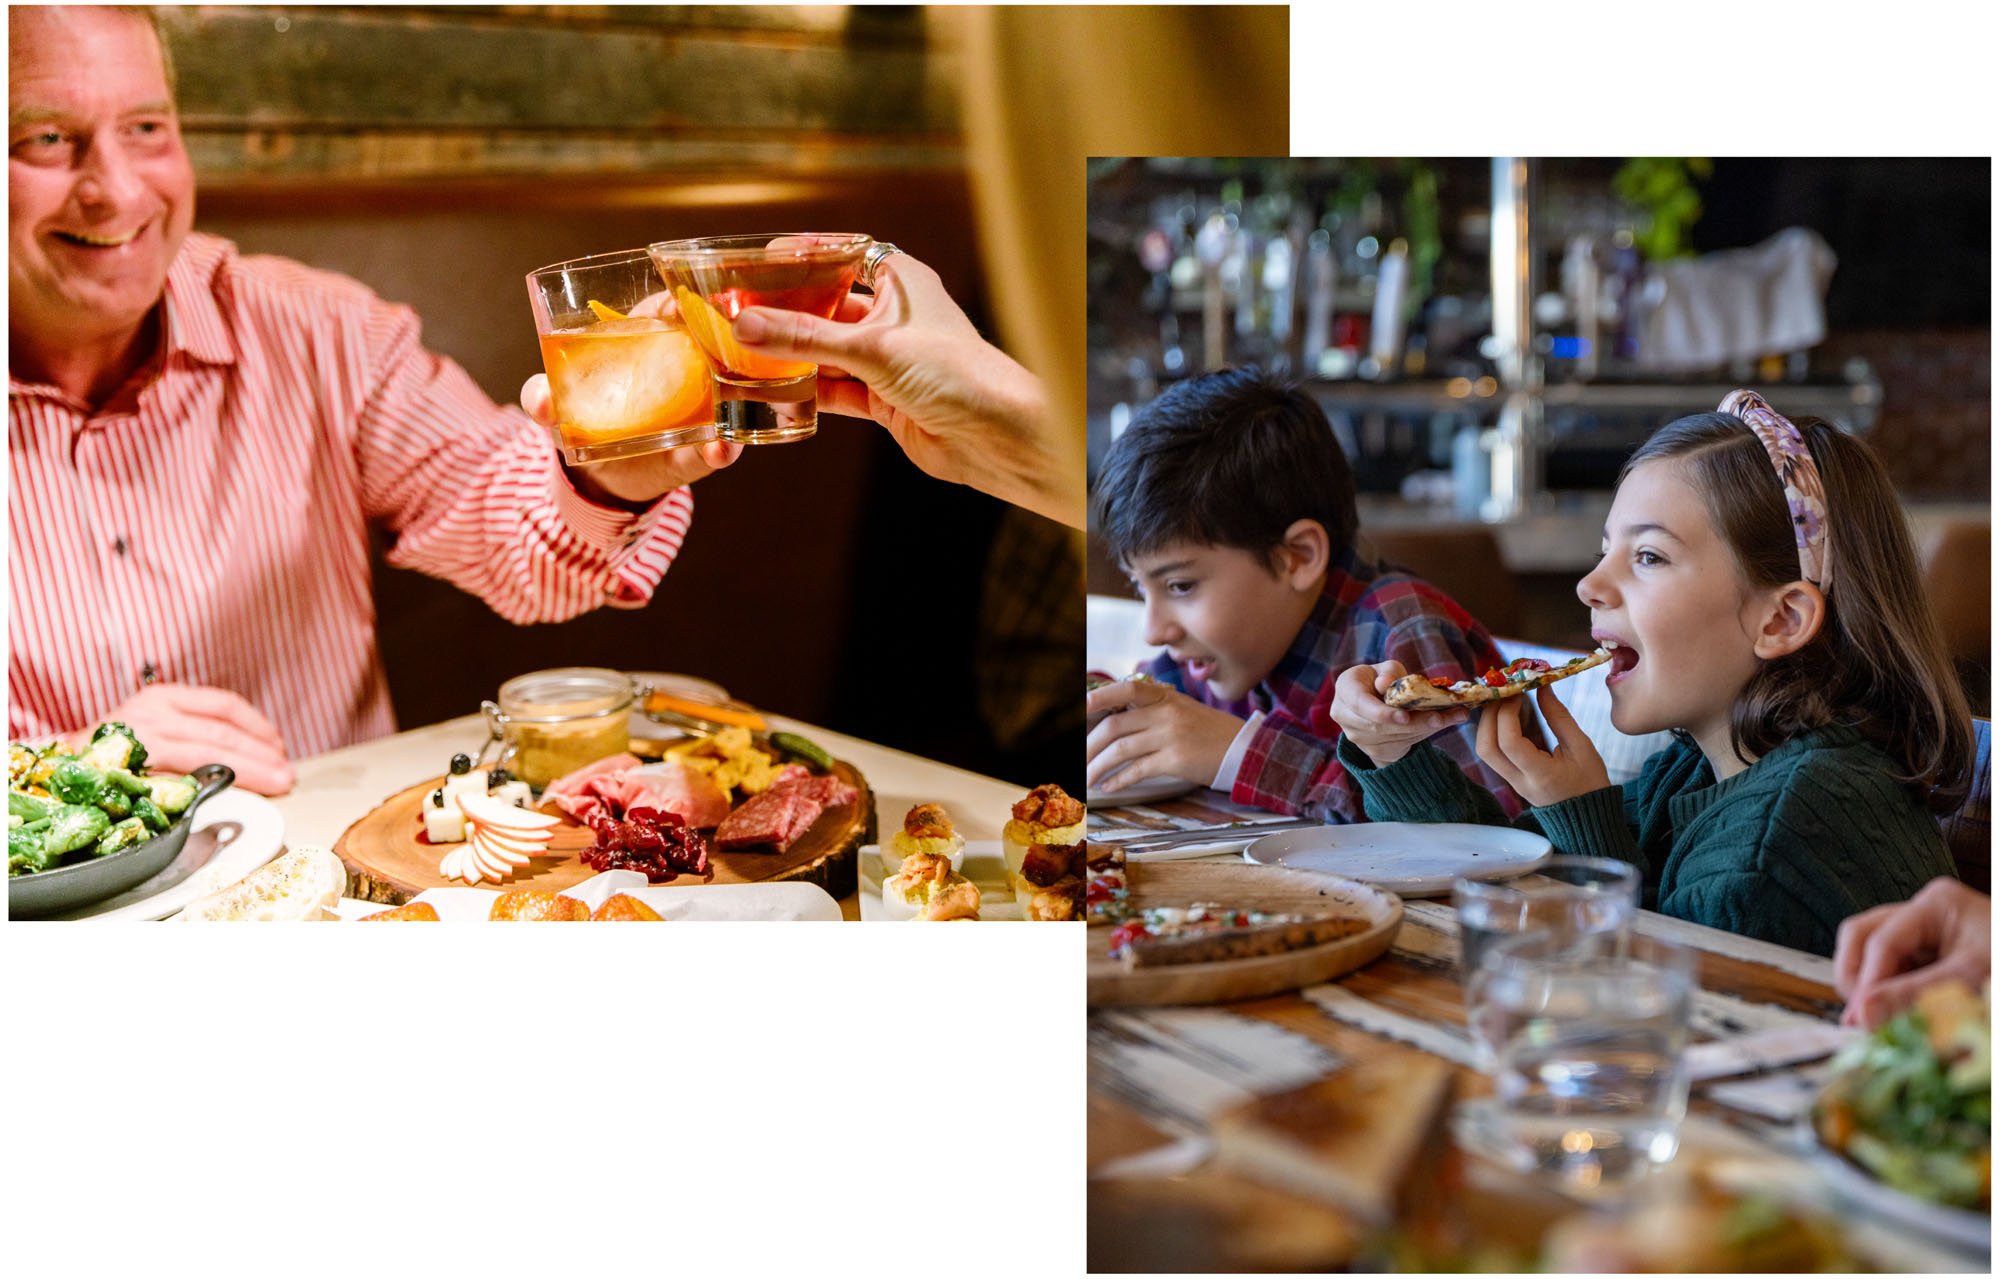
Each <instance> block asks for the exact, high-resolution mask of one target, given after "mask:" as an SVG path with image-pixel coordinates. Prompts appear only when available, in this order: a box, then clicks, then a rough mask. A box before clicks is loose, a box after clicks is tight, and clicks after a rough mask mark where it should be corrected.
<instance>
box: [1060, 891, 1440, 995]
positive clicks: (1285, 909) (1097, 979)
mask: <svg viewBox="0 0 2000 1279" xmlns="http://www.w3.org/2000/svg"><path fill="white" fill-rule="evenodd" d="M1125 880H1126V884H1127V886H1128V888H1129V890H1130V892H1131V903H1132V906H1133V908H1134V909H1139V910H1143V909H1145V908H1146V907H1149V906H1189V905H1193V904H1194V903H1196V902H1212V903H1215V904H1216V905H1219V906H1226V907H1231V908H1237V909H1243V910H1268V911H1274V912H1282V913H1289V914H1300V915H1319V914H1327V913H1334V914H1343V915H1353V916H1356V917H1358V918H1363V919H1366V920H1368V921H1369V927H1368V929H1367V931H1366V932H1361V933H1356V934H1354V935H1353V936H1350V937H1342V938H1339V939H1338V940H1335V941H1330V942H1326V943H1323V944H1321V945H1318V946H1309V947H1305V948H1302V949H1299V950H1291V951H1286V952H1284V953H1282V954H1277V955H1260V956H1257V957H1254V958H1250V959H1229V960H1222V961H1218V962H1214V963H1205V964H1162V965H1160V966H1159V967H1156V968H1133V969H1128V968H1126V967H1125V965H1124V964H1122V963H1120V962H1119V961H1118V960H1115V959H1112V958H1111V956H1110V946H1111V931H1112V930H1111V929H1110V928H1108V927H1104V926H1101V925H1099V926H1093V927H1092V928H1091V929H1090V937H1089V960H1088V963H1087V966H1086V971H1087V974H1088V1002H1089V1004H1090V1006H1091V1007H1093V1008H1097V1007H1104V1006H1110V1005H1123V1004H1213V1003H1220V1002H1222V1001H1224V1000H1228V999H1254V998H1256V997H1258V996H1262V995H1273V994H1277V993H1278V992H1280V991H1286V990H1295V989H1297V988H1299V987H1301V986H1310V985H1313V984H1314V983H1316V982H1322V981H1330V980H1332V979H1333V978H1335V977H1338V976H1340V975H1341V974H1343V973H1349V972H1352V971H1354V970H1355V969H1357V968H1359V967H1361V966H1362V965H1363V964H1366V963H1369V962H1371V961H1372V960H1374V959H1375V958H1377V957H1378V956H1380V955H1381V954H1382V952H1383V951H1385V950H1387V949H1388V948H1389V943H1390V942H1392V941H1394V940H1395V937H1396V930H1397V929H1398V928H1400V927H1402V924H1403V902H1402V899H1401V898H1399V897H1397V896H1396V895H1395V894H1394V893H1385V892H1383V891H1382V890H1381V889H1379V888H1371V887H1369V886H1368V885H1366V884H1363V883H1360V882H1358V881H1356V880H1352V879H1342V878H1340V877H1338V876H1335V875H1320V874H1315V873H1313V872H1311V871H1296V870H1290V869H1287V868H1285V867H1282V866H1257V865H1252V864H1249V863H1246V862H1220V861H1186V862H1149V863H1143V864H1138V865H1130V866H1128V867H1127V868H1126V872H1125Z"/></svg>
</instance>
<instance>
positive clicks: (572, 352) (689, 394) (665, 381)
mask: <svg viewBox="0 0 2000 1279" xmlns="http://www.w3.org/2000/svg"><path fill="white" fill-rule="evenodd" d="M528 301H529V304H530V305H531V306H533V308H534V311H535V332H536V333H537V334H538V335H540V337H541V341H542V368H543V370H544V371H545V372H547V373H548V375H549V393H550V395H551V397H552V398H553V399H554V401H555V412H556V428H555V431H556V441H557V443H558V444H559V446H560V447H561V449H562V455H563V458H564V460H566V461H569V462H572V463H578V464H581V463H587V462H603V461H608V460H610V459H612V458H620V457H632V456H635V455H637V454H640V453H654V452H658V451H659V450H661V449H670V448H677V447H679V446H681V445H683V444H699V443H702V442H703V441H705V440H712V439H715V438H716V437H717V431H716V425H715V379H714V378H713V377H712V376H711V374H710V372H709V367H708V359H707V357H706V356H704V355H703V354H702V351H701V347H700V346H699V345H698V344H697V343H696V342H695V340H694V339H693V338H692V337H691V336H689V334H688V331H687V329H686V328H685V327H684V326H683V325H681V324H680V323H679V322H678V321H677V320H674V319H671V318H666V317H664V316H663V315H661V314H660V312H662V311H671V310H672V308H671V307H667V306H666V305H665V298H664V295H663V294H661V291H660V281H659V276H658V275H657V274H656V273H655V272H654V270H653V263H652V259H651V258H650V257H649V256H648V255H647V253H646V251H645V250H644V249H627V250H625V251H623V252H620V253H601V254H598V255H597V256H595V257H588V258H577V259H575V260H573V261H570V262H558V263H556V264H555V265H554V266H545V267H543V268H541V269H540V270H538V271H531V272H529V273H528ZM635 311H637V312H640V314H634V312H635ZM648 312H650V314H647V313H648Z"/></svg>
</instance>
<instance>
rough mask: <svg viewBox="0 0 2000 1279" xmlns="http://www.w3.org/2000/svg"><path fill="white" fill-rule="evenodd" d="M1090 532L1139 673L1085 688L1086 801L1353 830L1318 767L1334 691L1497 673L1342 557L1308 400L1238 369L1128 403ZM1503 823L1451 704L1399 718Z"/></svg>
mask: <svg viewBox="0 0 2000 1279" xmlns="http://www.w3.org/2000/svg"><path fill="white" fill-rule="evenodd" d="M1095 501H1096V511H1097V530H1098V533H1099V534H1100V535H1101V536H1102V537H1103V538H1104V539H1105V541H1106V543H1107V545H1108V547H1109V549H1110V551H1111V553H1112V555H1113V556H1115V557H1116V558H1117V560H1118V561H1119V563H1121V564H1123V565H1124V566H1125V567H1126V569H1127V570H1128V571H1129V572H1131V573H1132V575H1133V578H1134V581H1135V583H1136V584H1137V585H1138V587H1139V593H1140V594H1141V595H1142V596H1144V597H1145V600H1146V636H1145V638H1146V642H1147V643H1148V644H1154V645H1159V646H1162V647H1164V648H1165V649H1166V650H1167V651H1166V652H1165V653H1164V654H1162V655H1160V656H1159V657H1157V658H1155V659H1154V660H1153V661H1152V662H1150V663H1148V664H1147V665H1146V666H1145V667H1144V668H1143V673H1144V674H1145V675H1147V676H1149V677H1150V678H1149V679H1148V680H1146V681H1139V682H1120V683H1117V684H1112V685H1108V686H1106V687H1103V688H1100V689H1097V690H1095V691H1093V692H1091V693H1090V694H1089V696H1088V698H1087V701H1086V707H1087V709H1088V711H1089V713H1090V714H1092V715H1098V714H1103V715H1104V716H1105V717H1104V718H1103V719H1102V720H1101V721H1100V722H1099V723H1098V724H1097V726H1096V727H1095V728H1093V729H1092V730H1091V732H1090V737H1089V740H1088V745H1087V748H1086V749H1087V752H1088V755H1089V759H1090V762H1089V765H1088V771H1087V777H1088V779H1089V782H1090V787H1091V790H1092V791H1093V792H1108V793H1110V794H1113V795H1115V794H1116V792H1117V790H1118V788H1119V787H1121V786H1124V785H1129V784H1131V783H1133V782H1137V781H1142V780H1144V779H1145V778H1147V777H1155V776H1169V777H1178V778H1181V779H1182V780H1185V781H1190V782H1196V783H1200V784H1202V785H1212V786H1214V787H1215V788H1217V789H1218V790H1223V791H1227V792H1228V793H1229V795H1230V798H1232V799H1234V800H1236V801H1237V802H1239V803H1244V804H1254V805H1256V806H1258V807H1260V808H1267V809H1270V810H1272V811H1274V812H1280V813H1286V814H1307V815H1310V816H1314V817H1318V818H1320V819H1321V820H1322V821H1327V822H1356V821H1363V820H1365V818H1364V816H1363V812H1362V807H1361V794H1360V789H1359V787H1358V785H1357V784H1356V783H1355V782H1354V780H1353V779H1352V778H1350V777H1349V776H1348V775H1347V772H1346V770H1345V769H1344V768H1343V767H1342V766H1341V764H1340V762H1339V760H1338V759H1336V758H1335V756H1334V747H1335V745H1336V744H1337V743H1338V741H1339V737H1340V728H1339V726H1338V725H1337V724H1335V723H1334V722H1333V720H1332V719H1331V717H1330V716H1329V715H1328V714H1327V708H1328V707H1329V706H1330V704H1331V702H1332V698H1333V686H1334V678H1335V677H1336V676H1338V675H1339V674H1340V672H1341V671H1343V670H1346V669H1347V668H1348V667H1350V666H1357V665H1362V664H1364V663H1367V664H1372V663H1376V662H1381V661H1384V660H1388V659H1391V658H1393V659H1395V660H1396V661H1399V662H1401V663H1402V664H1403V665H1404V667H1406V668H1407V669H1409V670H1411V671H1420V672H1422V673H1424V674H1426V675H1431V676H1442V677H1449V678H1452V679H1467V678H1472V677H1474V676H1477V675H1478V674H1479V673H1480V672H1482V671H1485V670H1488V669H1489V668H1491V667H1494V666H1500V665H1504V660H1503V659H1502V658H1501V656H1500V651H1499V649H1498V648H1497V647H1496V646H1495V645H1494V643H1493V639H1492V637H1491V636H1489V635H1488V634H1487V633H1486V629H1485V628H1484V627H1483V626H1481V625H1480V624H1479V623H1478V622H1477V621H1476V620H1474V619H1473V618H1472V617H1471V616H1470V615H1469V614H1467V613H1466V611H1465V610H1464V609H1463V608H1461V607H1459V605H1458V604H1457V602H1455V601H1454V600H1452V599H1451V598H1450V597H1449V596H1447V595H1446V594H1445V593H1444V592H1442V591H1440V590H1438V589H1437V588H1436V587H1435V586H1432V585H1431V584H1430V583H1428V582H1425V581H1422V580H1420V579H1418V578H1415V577H1412V576H1411V575H1410V574H1408V573H1405V572H1402V571H1400V570H1397V569H1393V568H1390V567H1388V566H1386V565H1382V564H1378V563H1377V562H1375V560H1374V559H1373V557H1372V556H1370V555H1369V554H1368V553H1367V552H1366V551H1365V550H1364V549H1363V548H1362V547H1360V546H1358V545H1357V544H1356V514H1355V499H1354V479H1353V473H1352V472H1351V471H1350V470H1349V468H1348V465H1347V459H1346V457H1345V455H1343V454H1342V453H1341V451H1340V445H1339V443H1338V442H1337V441H1336V440H1335V439H1334V435H1333V428H1332V426H1331V425H1330V424H1329V423H1328V422H1327V420H1326V415H1325V414H1324V413H1322V412H1321V411H1320V408H1319V406H1318V405H1317V404H1316V403H1314V402H1313V400H1312V399H1311V397H1309V396H1307V395H1306V394H1305V393H1304V392H1302V391H1299V390H1296V389H1290V388H1285V387H1282V386H1279V385H1277V384H1276V383H1274V382H1272V381H1270V380H1268V379H1267V378H1265V377H1264V376H1263V374H1262V373H1260V372H1259V371H1258V370H1256V369H1254V368H1244V369H1225V370H1223V371H1221V372H1217V373H1209V374H1205V375H1203V376H1202V377H1198V378H1194V379H1191V380H1190V381H1187V382H1183V383H1180V384H1179V385H1177V386H1174V387H1172V388H1170V389H1169V390H1167V391H1166V392H1164V393H1162V394H1161V395H1160V396H1159V397H1158V398H1156V399H1155V400H1154V401H1153V402H1152V403H1150V404H1148V405H1147V406H1146V407H1145V408H1144V409H1142V410H1141V411H1140V412H1139V413H1138V415H1137V416H1136V417H1135V418H1134V419H1133V421H1132V423H1131V425H1130V426H1128V427H1127V428H1126V429H1125V432H1124V434H1123V435H1121V436H1120V437H1119V438H1118V440H1117V442H1116V443H1115V444H1113V445H1112V447H1111V452H1110V454H1109V455H1108V456H1107V457H1106V459H1105V463H1104V468H1103V470H1102V472H1101V473H1100V474H1099V475H1098V477H1097V490H1096V497H1095ZM1400 713H1403V714H1409V715H1411V716H1412V718H1413V719H1415V720H1416V721H1418V722H1420V723H1422V724H1424V725H1425V726H1426V727H1427V728H1428V729H1429V730H1430V731H1432V732H1435V733H1437V734H1438V737H1437V739H1436V740H1437V744H1438V745H1439V746H1440V747H1441V748H1442V749H1443V750H1444V751H1445V753H1446V754H1448V755H1449V756H1451V758H1452V759H1453V760H1455V761H1456V762H1457V764H1458V766H1459V767H1460V768H1461V769H1463V770H1464V771H1465V772H1466V774H1467V775H1468V776H1470V777H1471V778H1472V779H1473V780H1474V781H1476V782H1477V783H1478V784H1479V785H1481V786H1483V787H1485V788H1486V789H1487V790H1490V791H1492V792H1493V794H1494V796H1495V797H1496V798H1498V799H1499V800H1500V803H1501V805H1502V806H1503V807H1504V808H1506V810H1507V811H1508V813H1509V814H1513V813H1518V812H1519V811H1521V807H1522V805H1521V801H1520V798H1519V797H1518V796H1516V795H1515V794H1514V792H1513V791H1512V790H1510V789H1509V788H1508V787H1507V784H1506V783H1505V782H1503V781H1502V780H1501V779H1500V777H1499V775H1498V774H1496V773H1494V772H1493V771H1492V770H1491V769H1489V768H1488V767H1487V766H1486V765H1485V764H1484V763H1482V762H1481V761H1480V760H1479V757H1478V754H1477V752H1476V750H1475V747H1474V742H1475V731H1476V730H1475V726H1474V724H1473V723H1472V722H1470V721H1469V718H1468V717H1467V716H1466V715H1465V714H1464V712H1462V711H1448V712H1447V711H1429V712H1400Z"/></svg>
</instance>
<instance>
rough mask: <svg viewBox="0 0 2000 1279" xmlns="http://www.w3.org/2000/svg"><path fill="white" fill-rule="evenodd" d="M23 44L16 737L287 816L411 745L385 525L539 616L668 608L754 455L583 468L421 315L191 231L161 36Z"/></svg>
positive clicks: (16, 161)
mask: <svg viewBox="0 0 2000 1279" xmlns="http://www.w3.org/2000/svg"><path fill="white" fill-rule="evenodd" d="M8 37H9V48H8V72H9V74H8V108H9V139H8V183H7V190H8V215H9V216H8V285H9V289H8V364H9V369H8V373H9V384H8V414H7V416H8V428H9V438H8V448H7V452H8V468H9V476H10V497H9V504H8V536H9V544H10V550H9V555H8V570H7V571H8V598H9V604H10V611H11V619H12V621H11V626H10V633H9V647H8V663H7V693H8V711H7V727H8V732H9V735H10V736H11V737H13V738H15V739H17V740H26V739H37V738H46V737H48V736H51V735H56V734H72V733H76V732H78V731H88V730H89V729H90V728H91V727H92V726H93V725H94V724H95V723H97V722H98V721H99V720H102V719H120V720H123V721H125V722H126V723H128V724H130V725H131V726H132V728H133V729H134V731H135V732H137V734H138V735H139V737H140V739H141V740H142V741H144V742H145V743H146V744H147V745H148V747H149V748H151V751H152V755H153V759H154V760H155V762H156V763H157V764H158V765H159V766H161V767H163V768H167V769H181V770H184V769H187V768H191V767H194V766H196V765H199V764H203V763H208V762H210V761H220V762H223V763H227V764H230V765H231V766H232V767H234V768H235V769H236V771H237V776H238V781H239V782H240V783H241V784H243V785H245V786H246V787H249V788H250V789H254V790H258V791H262V792H265V793H267V794H275V793H279V792H282V791H284V790H286V789H288V788H289V787H290V785H291V779H292V773H291V767H290V764H289V759H290V758H291V757H294V756H300V755H311V754H316V753H318V752H320V751H325V750H329V749H332V748H334V747H336V746H341V745H345V744H347V743H349V742H354V741H358V740H361V739H364V738H368V737H373V736H379V735H381V734H383V733H387V732H390V731H393V729H394V727H395V725H394V722H393V720H392V718H391V713H390V706H389V696H388V688H387V684H386V680H385V677H384V673H383V668H382V662H381V658H380V656H379V654H378V653H377V651H376V647H375V634H374V631H375V617H374V608H373V603H372V598H371V594H370V586H369V567H368V527H369V526H370V525H371V524H373V525H376V526H379V527H382V528H384V529H385V530H386V531H387V532H388V533H389V534H390V536H391V538H392V539H393V547H392V549H391V551H390V553H389V561H390V562H391V563H392V564H396V565H398V566H400V567H409V568H416V569H420V570H422V571H424V572H427V573H431V574H433V575H435V576H438V577H442V578H445V579H447V580H449V581H451V582H453V583H455V584H456V585H458V586H460V587H462V588H463V589H465V590H468V591H471V592H473V593H474V594H476V595H478V596H479V597H480V598H481V599H483V600H485V601H486V602H487V603H488V604H490V605H491V606H492V607H493V608H494V610H495V611H497V612H498V613H500V614H501V615H502V616H503V617H506V618H508V619H509V620H511V621H515V622H524V623H525V622H544V621H559V620H562V619H565V618H568V617H573V616H575V615H576V614H578V613H581V612H584V611H586V610H588V609H592V608H596V607H599V606H601V605H609V606H611V607H614V608H638V607H641V606H643V605H644V604H645V603H646V602H647V601H648V600H649V599H650V598H651V596H652V593H653V591H654V589H655V588H656V587H657V586H658V584H659V582H660V579H661V577H662V576H663V575H664V574H665V572H666V569H667V566H668V564H669V563H670V562H671V561H672V560H673V558H674V556H675V554H676V552H677V551H678V550H679V548H680V545H681V540H682V538H683V537H685V536H686V533H687V528H688V521H689V517H690V514H691V512H692V509H693V502H692V498H691V497H690V495H689V493H688V489H687V487H686V486H687V485H688V484H689V483H691V482H692V481H694V480H696V479H699V478H700V477H702V476H704V475H707V474H708V473H709V472H710V471H712V470H713V469H715V468H716V467H719V466H724V465H727V464H728V463H729V462H730V461H733V460H734V458H735V456H736V452H737V446H731V445H720V444H713V445H706V446H703V448H702V449H701V450H695V449H686V450H676V451H675V452H673V453H670V454H656V455H653V456H650V457H646V458H640V459H632V460H629V461H625V462H617V463H607V464H604V465H601V466H596V467H592V468H590V469H589V471H588V472H587V473H586V472H585V471H582V470H577V471H571V470H568V469H567V468H565V467H564V466H563V465H562V463H561V461H560V459H559V458H558V456H557V454H556V451H555V449H554V447H553V445H552V443H551V442H550V440H549V439H548V436H547V434H546V432H544V431H543V430H541V429H539V428H537V427H536V426H534V425H533V423H532V422H531V421H530V420H529V419H528V418H527V417H526V416H525V415H523V414H522V413H521V412H520V411H519V410H517V409H515V408H512V407H507V408H502V407H499V406H496V405H495V404H494V403H493V402H492V401H491V400H489V399H487V398H486V396H485V395H484V394H483V393H482V392H480V390H479V389H478V387H477V386H476V385H475V384H474V383H473V382H472V380H471V378H470V377H468V376H467V375H466V373H465V372H464V370H462V369H460V368H459V367H458V366H457V365H456V364H454V363H452V362H451V361H449V360H446V359H443V358H441V357H439V356H436V355H433V354H431V353H430V352H428V351H426V350H425V349H424V348H423V346H422V345H421V343H420V341H419V325H418V322H417V318H416V316H415V315H414V314H412V313H411V312H410V311H409V310H408V309H407V308H405V307H400V306H394V305H390V304H388V303H385V302H383V301H382V300H380V299H378V298H376V297H375V296H374V295H373V294H371V293H369V292H368V291H367V290H366V289H365V288H363V287H362V286H360V285H359V284H357V283H355V282H353V281H351V280H347V279H344V278H342V277H339V276H335V275H331V274H328V273H325V272H320V271H315V270H311V269H309V268H306V267H303V266H300V265H298V264H296V263H292V262H287V261H284V260H281V259H275V258H244V257H240V256H238V254H237V252H236V250H235V247H234V246H233V245H231V244H229V243H228V242H227V241H224V240H219V239H216V238H214V237H212V236H207V235H202V234H199V233H195V232H193V231H192V225H193V220H194V175H193V170H192V168H191V166H190V164H189V160H188V155H187V151H186V149H185V148H184V147H183V145H182V143H181V138H180V133H179V127H178V121H177V118H176V115H175V111H174V104H173V95H172V87H171V83H170V79H169V74H168V70H167V67H166V63H165V57H164V53H163V49H162V46H161V44H160V42H159V38H158V34H157V32H156V31H155V30H154V29H153V27H152V25H151V23H150V22H149V21H148V20H147V19H146V18H145V17H144V16H142V15H140V14H137V13H134V12H131V11H127V10H119V9H110V8H99V9H64V8H11V9H9V11H8ZM443 638H444V637H440V639H441V641H442V640H443Z"/></svg>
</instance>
